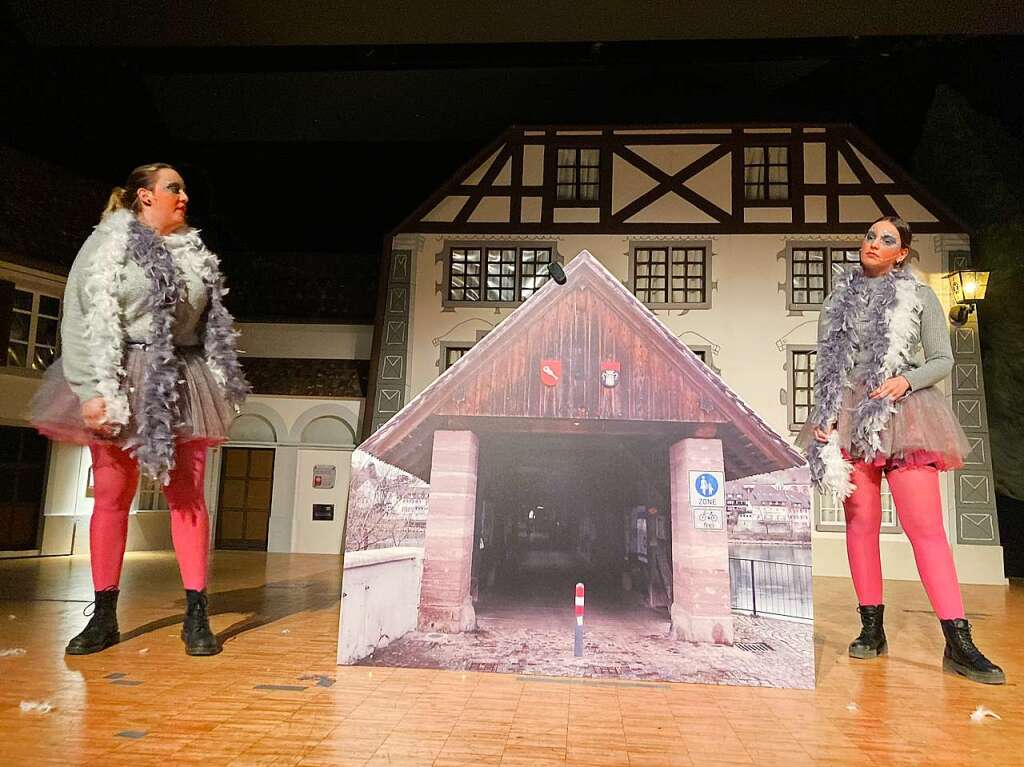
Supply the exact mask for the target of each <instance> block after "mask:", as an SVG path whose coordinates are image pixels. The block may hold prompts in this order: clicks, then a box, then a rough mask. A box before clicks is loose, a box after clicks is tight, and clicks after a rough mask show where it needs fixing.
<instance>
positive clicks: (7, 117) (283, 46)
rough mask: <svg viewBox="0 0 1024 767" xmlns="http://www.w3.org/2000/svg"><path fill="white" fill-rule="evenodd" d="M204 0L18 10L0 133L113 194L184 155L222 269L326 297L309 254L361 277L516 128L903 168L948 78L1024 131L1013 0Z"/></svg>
mask: <svg viewBox="0 0 1024 767" xmlns="http://www.w3.org/2000/svg"><path fill="white" fill-rule="evenodd" d="M199 5H200V4H185V3H171V2H164V1H163V0H152V1H151V2H149V3H146V4H145V5H141V4H131V5H130V6H129V5H128V4H122V3H116V4H115V3H104V4H98V3H84V2H83V3H65V2H56V0H35V1H34V2H27V1H22V0H8V2H7V3H6V4H4V5H2V6H0V14H2V15H0V44H3V50H2V51H0V66H2V67H3V71H2V72H0V103H2V104H4V107H5V108H4V109H3V110H0V143H2V144H6V145H8V146H11V147H14V148H15V149H17V150H18V151H21V152H24V153H27V154H28V155H30V156H34V157H37V158H40V159H41V160H45V161H48V162H53V163H57V164H60V165H62V166H64V167H67V168H69V169H71V170H73V171H75V172H76V173H78V174H81V175H83V176H86V177H88V178H91V179H95V180H96V182H97V183H98V184H100V185H102V186H112V185H114V184H116V183H119V182H120V181H121V180H122V179H123V177H124V176H125V175H126V173H127V171H128V170H129V169H130V168H131V167H133V166H135V165H138V164H140V163H143V162H152V161H155V160H161V161H167V162H171V163H174V164H175V165H177V166H179V167H180V168H181V169H182V170H183V171H184V174H185V176H186V180H187V182H188V184H189V186H190V192H191V195H192V197H193V204H192V206H191V215H192V218H193V220H194V221H196V222H197V223H198V224H200V225H202V226H203V227H204V229H205V232H206V236H207V237H208V239H210V240H211V242H212V243H213V244H214V246H215V247H217V248H218V249H219V250H220V251H221V252H223V253H225V254H226V257H227V258H226V260H227V263H228V264H229V265H232V264H239V266H237V267H235V268H236V269H238V270H241V269H244V268H245V265H247V264H250V263H252V259H253V258H255V257H256V255H258V256H259V258H260V259H262V260H263V263H264V265H266V264H273V263H276V264H278V266H276V267H275V268H273V269H270V268H265V269H264V272H265V274H277V273H284V271H287V270H286V269H285V268H284V267H283V266H280V263H281V262H282V261H283V260H286V261H287V262H288V263H292V262H294V263H296V264H297V263H302V264H303V270H305V271H306V272H307V274H305V275H303V277H302V278H297V281H298V282H301V279H308V280H309V281H310V283H311V284H316V285H318V286H320V287H321V288H323V287H324V285H330V284H331V283H328V282H325V275H324V274H323V273H318V272H317V270H316V269H315V268H314V267H313V266H312V264H315V263H323V264H326V266H325V267H324V268H325V269H329V270H332V272H333V273H339V272H345V273H346V274H356V275H357V276H356V277H355V278H353V279H349V280H348V282H347V287H346V288H345V290H351V289H353V286H354V289H355V290H357V291H358V290H359V289H360V286H365V284H366V283H367V281H368V280H370V279H372V276H371V273H372V268H373V263H374V262H375V260H376V257H377V254H378V253H379V251H380V246H381V242H382V239H383V237H384V235H385V234H386V233H387V232H388V231H389V230H390V229H391V228H393V227H394V226H395V225H397V223H398V222H399V221H400V220H401V219H402V218H403V217H404V216H405V215H406V214H407V213H408V212H409V211H410V210H412V209H413V208H415V207H416V206H417V204H418V203H419V202H421V201H422V200H423V199H424V198H425V197H426V196H428V195H429V194H430V192H431V191H433V189H434V188H436V187H437V186H438V185H439V184H440V183H442V182H443V181H444V180H445V179H446V178H447V177H448V176H449V175H450V174H451V173H453V172H454V171H455V170H456V169H457V168H458V167H459V166H460V165H461V164H462V163H463V162H464V161H465V160H466V159H468V157H470V156H471V155H472V154H474V153H475V152H476V151H478V150H479V148H480V147H482V146H483V145H485V144H486V143H488V142H489V141H491V140H492V139H493V138H494V136H495V135H497V134H498V133H499V132H500V131H501V130H503V129H504V128H505V127H507V126H508V125H510V124H513V123H519V124H543V123H557V124H581V123H648V124H649V123H662V124H665V123H707V122H764V121H808V122H813V121H839V122H853V123H856V124H858V125H859V126H860V127H861V128H862V129H864V130H865V131H866V132H867V133H868V134H869V135H871V136H872V137H873V138H874V139H875V140H876V141H877V142H878V143H879V144H881V145H882V146H883V148H885V149H886V150H887V151H888V152H889V153H890V154H892V155H893V156H895V157H896V158H897V159H898V160H899V161H901V162H903V163H904V164H909V161H910V159H911V156H912V153H913V151H914V148H915V147H916V146H917V144H918V142H919V138H920V135H921V129H922V125H923V123H924V121H925V118H926V115H927V112H928V109H929V106H930V104H931V103H932V99H933V96H934V93H935V92H936V88H937V87H939V86H941V85H949V86H951V87H953V88H954V89H956V90H957V91H959V92H960V93H963V94H965V95H966V96H967V97H968V98H969V99H970V100H971V102H972V106H973V107H974V108H975V109H977V110H979V111H980V112H982V113H985V114H986V115H991V116H993V117H994V118H995V119H996V120H998V121H1000V123H1001V124H1003V125H1005V126H1006V127H1007V128H1008V129H1009V130H1010V131H1011V132H1016V133H1018V134H1019V133H1020V131H1021V126H1022V122H1024V120H1022V114H1024V112H1022V109H1024V107H1022V102H1021V100H1020V99H1018V98H1017V94H1018V93H1019V83H1020V82H1021V81H1022V77H1024V45H1022V41H1024V37H1013V36H1010V33H1013V32H1019V31H1024V14H1022V13H1021V12H1020V4H1019V3H1001V2H981V3H968V4H958V5H955V4H929V3H921V2H916V3H910V2H885V3H882V2H874V0H871V1H865V2H861V3H859V4H857V5H856V7H855V10H851V8H853V6H852V4H833V5H830V6H829V8H828V11H827V12H823V11H822V7H823V6H822V4H820V3H812V2H801V1H797V0H778V2H774V3H771V4H768V3H760V4H758V3H736V2H734V3H725V4H723V3H712V2H705V1H704V0H690V2H685V3H680V2H671V3H667V2H666V3H635V2H629V3H626V2H611V1H610V0H607V1H605V2H600V1H599V2H594V3H589V4H580V3H574V4H552V3H539V2H534V0H528V1H527V2H518V3H507V2H506V3H497V2H476V3H461V4H452V3H430V4H426V3H422V4H421V3H412V2H406V3H394V2H390V3H389V2H377V3H351V2H348V3H328V2H307V3H305V4H303V5H302V6H297V5H296V4H293V3H278V2H244V3H243V2H223V1H222V2H219V3H216V4H213V3H210V4H205V5H204V7H203V8H201V9H199ZM833 6H834V7H833ZM765 7H770V8H771V11H770V12H765V11H764V10H763V8H765ZM740 8H742V9H744V10H743V12H738V11H737V9H740ZM752 9H753V10H752ZM758 9H760V10H758ZM755 10H756V11H757V12H755ZM981 34H984V35H986V36H984V37H979V36H977V35H981ZM727 38H728V39H727ZM527 40H529V41H531V42H525V41H527ZM552 41H564V42H552ZM936 191H938V192H939V196H940V197H941V196H942V195H941V190H936ZM289 253H291V254H300V253H301V254H307V256H304V257H303V258H301V259H300V258H298V257H297V256H295V257H292V258H290V259H289V258H288V257H286V256H282V255H281V254H289ZM330 253H333V254H337V255H336V257H335V259H334V260H333V261H332V260H331V259H329V258H327V256H326V255H324V254H330ZM314 254H319V255H314ZM342 256H344V258H342ZM275 259H276V261H275ZM339 259H341V260H339ZM359 263H362V264H364V265H365V266H364V269H363V272H362V273H358V270H355V271H353V264H359ZM264 282H266V283H267V285H268V286H269V288H270V289H271V290H272V289H273V284H278V283H277V281H276V280H264ZM331 290H333V288H331V287H328V288H324V289H323V290H321V293H324V295H325V296H327V297H325V298H324V301H327V300H329V298H328V297H329V295H330V292H331ZM364 292H365V291H364ZM258 294H259V291H257V290H256V288H254V289H253V295H258ZM346 300H348V299H346ZM322 309H323V307H322V306H321V307H320V309H317V311H321V310H322ZM295 311H296V310H294V309H288V310H287V311H286V312H285V313H286V314H287V313H291V314H294V313H295ZM365 311H366V309H365V307H362V308H360V309H359V310H358V312H357V313H365ZM342 313H344V311H342ZM270 314H271V315H273V314H274V313H273V312H271V313H270Z"/></svg>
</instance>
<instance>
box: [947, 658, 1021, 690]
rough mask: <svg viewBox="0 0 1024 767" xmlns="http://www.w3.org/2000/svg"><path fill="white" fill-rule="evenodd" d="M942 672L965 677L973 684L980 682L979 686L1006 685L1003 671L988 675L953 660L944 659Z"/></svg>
mask: <svg viewBox="0 0 1024 767" xmlns="http://www.w3.org/2000/svg"><path fill="white" fill-rule="evenodd" d="M942 670H943V671H949V672H951V673H953V674H959V675H960V676H965V677H967V678H968V679H970V680H971V681H972V682H978V683H979V684H1006V674H1004V673H1003V672H1002V671H999V672H996V673H992V674H986V673H984V672H982V671H975V670H974V669H973V668H971V667H970V666H965V665H963V664H962V663H957V662H956V661H955V660H953V659H952V658H943V659H942Z"/></svg>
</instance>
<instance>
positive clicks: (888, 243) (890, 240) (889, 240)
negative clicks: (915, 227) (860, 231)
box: [864, 229, 900, 248]
mask: <svg viewBox="0 0 1024 767" xmlns="http://www.w3.org/2000/svg"><path fill="white" fill-rule="evenodd" d="M877 239H878V234H877V233H876V232H875V230H874V229H868V233H867V234H865V235H864V242H874V241H875V240H877ZM881 239H882V244H883V245H885V247H887V248H895V247H896V246H897V245H899V244H900V241H899V240H897V239H896V238H895V237H893V236H892V235H891V234H883V235H882V238H881Z"/></svg>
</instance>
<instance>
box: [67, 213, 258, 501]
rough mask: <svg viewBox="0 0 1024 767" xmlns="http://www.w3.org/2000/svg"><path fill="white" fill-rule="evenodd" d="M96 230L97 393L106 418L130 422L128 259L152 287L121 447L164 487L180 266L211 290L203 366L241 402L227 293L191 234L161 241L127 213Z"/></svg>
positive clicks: (93, 336) (210, 257)
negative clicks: (122, 282)
mask: <svg viewBox="0 0 1024 767" xmlns="http://www.w3.org/2000/svg"><path fill="white" fill-rule="evenodd" d="M98 229H100V230H102V231H103V232H104V233H105V234H107V235H108V243H109V244H108V245H107V246H106V247H104V248H103V249H102V252H101V255H100V258H98V259H97V263H96V265H95V267H94V270H93V271H94V272H95V273H94V274H90V277H89V279H90V280H91V282H90V293H91V296H92V299H93V301H92V303H93V305H92V307H91V308H90V311H89V316H88V317H87V323H88V326H89V328H90V333H89V337H90V340H91V341H92V343H93V345H95V347H96V348H95V350H94V352H95V359H94V365H95V369H96V377H97V379H98V381H99V387H98V388H99V389H100V391H101V393H102V395H103V397H104V399H105V400H106V401H107V413H108V421H109V422H110V423H112V424H115V425H121V426H123V425H124V424H126V423H127V422H128V417H129V415H130V414H129V413H128V400H127V396H126V394H125V391H124V387H125V383H124V353H125V341H126V339H125V338H124V333H123V329H122V328H121V326H120V323H119V317H118V310H117V299H116V292H115V291H116V288H115V286H116V285H117V283H118V281H119V279H118V278H119V275H120V273H121V270H122V268H123V267H122V265H123V264H124V263H125V261H126V260H128V259H130V260H131V261H133V262H134V263H136V264H137V265H138V266H139V268H141V269H142V271H143V272H144V273H145V274H146V276H147V277H148V278H149V280H150V283H151V291H150V294H149V297H148V300H149V307H148V308H149V312H150V314H151V316H152V320H151V323H152V324H151V326H150V327H151V332H150V343H149V344H148V345H147V352H146V353H147V355H148V364H147V366H146V369H145V374H144V377H143V382H142V387H143V391H142V393H141V396H140V397H139V398H137V399H138V401H140V402H141V405H140V411H141V412H138V413H135V414H134V416H135V419H136V423H137V427H138V428H137V436H135V437H133V438H132V439H131V440H130V441H128V442H126V443H125V449H126V450H127V451H128V452H130V453H131V454H132V455H133V456H134V457H135V459H136V460H137V461H138V464H139V469H140V470H141V471H142V472H143V473H144V474H146V475H147V476H149V477H151V478H153V479H157V480H159V481H160V482H161V483H162V484H165V485H166V484H167V483H168V482H169V480H170V472H171V471H172V470H173V469H174V464H175V460H174V457H175V447H176V446H175V427H176V423H175V420H176V417H177V414H178V407H177V401H178V386H177V384H178V379H179V377H180V370H179V365H180V363H179V360H178V358H177V356H176V354H175V349H174V345H173V341H172V326H173V323H174V311H175V305H176V303H177V301H178V292H179V288H178V266H177V264H179V263H180V264H187V265H188V266H189V268H190V269H192V270H194V271H195V272H196V273H197V274H199V275H200V276H201V278H202V280H203V283H204V285H205V286H206V288H207V290H208V292H209V306H208V308H207V312H206V322H205V331H204V334H203V352H204V357H205V361H206V364H207V367H208V368H209V370H210V372H211V374H212V375H213V377H214V379H215V380H216V381H217V383H218V384H219V385H220V388H221V391H222V394H223V396H224V398H225V400H226V401H227V402H228V403H229V404H232V405H235V406H237V405H239V404H241V403H242V402H243V401H244V400H245V397H246V395H247V394H248V393H249V391H250V387H249V384H248V382H247V381H246V380H245V375H244V374H243V372H242V367H241V365H240V364H239V361H238V354H237V351H236V348H235V344H236V338H237V335H238V334H237V333H236V332H235V331H234V329H233V320H232V317H231V314H230V313H229V312H228V310H227V308H226V307H225V306H224V303H223V297H224V295H225V294H226V293H227V289H226V288H225V287H224V280H223V278H222V276H221V274H220V269H219V264H218V261H217V257H216V256H215V255H214V254H213V253H211V252H210V251H209V250H207V248H206V246H205V245H204V244H203V241H202V239H201V238H200V237H199V233H198V232H197V231H196V230H194V229H187V230H184V231H182V232H176V233H173V234H171V235H168V236H166V237H161V236H160V235H158V234H157V233H156V232H155V231H153V230H152V229H150V228H149V227H148V226H145V225H144V224H142V223H141V222H139V221H138V220H137V219H136V218H135V216H133V215H131V214H130V213H129V212H128V211H117V212H115V213H113V214H110V215H109V216H107V217H106V218H105V219H104V220H103V222H101V225H100V227H98Z"/></svg>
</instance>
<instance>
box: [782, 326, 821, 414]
mask: <svg viewBox="0 0 1024 767" xmlns="http://www.w3.org/2000/svg"><path fill="white" fill-rule="evenodd" d="M786 356H787V357H788V359H787V361H786V367H787V370H788V371H789V388H788V397H787V400H788V402H789V428H790V429H792V430H793V431H799V430H800V429H802V428H803V426H804V424H805V423H807V419H808V418H809V417H810V415H811V410H812V408H813V407H814V381H815V366H816V363H817V360H818V352H817V350H816V349H815V347H813V346H788V347H786Z"/></svg>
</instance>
